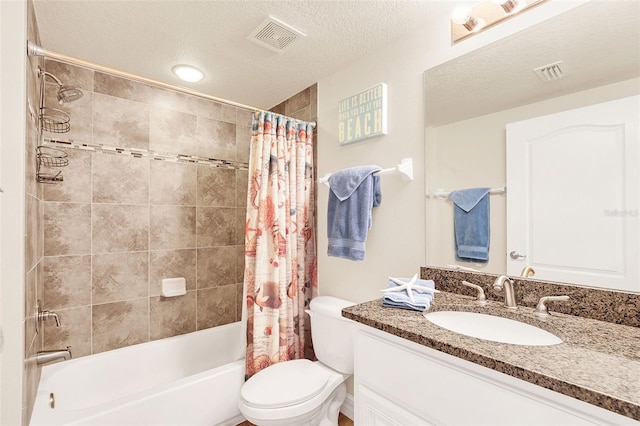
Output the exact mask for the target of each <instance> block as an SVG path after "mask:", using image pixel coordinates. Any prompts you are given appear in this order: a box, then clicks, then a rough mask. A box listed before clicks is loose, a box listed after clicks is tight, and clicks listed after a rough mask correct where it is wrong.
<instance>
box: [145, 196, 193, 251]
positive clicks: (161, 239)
mask: <svg viewBox="0 0 640 426" xmlns="http://www.w3.org/2000/svg"><path fill="white" fill-rule="evenodd" d="M149 240H150V243H149V244H150V248H151V250H170V249H182V248H195V246H196V208H195V207H182V206H153V207H152V208H151V228H150V238H149Z"/></svg>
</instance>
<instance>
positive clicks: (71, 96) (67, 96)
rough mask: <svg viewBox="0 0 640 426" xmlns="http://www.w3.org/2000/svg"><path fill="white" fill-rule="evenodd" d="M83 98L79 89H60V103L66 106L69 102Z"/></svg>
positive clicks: (61, 87)
mask: <svg viewBox="0 0 640 426" xmlns="http://www.w3.org/2000/svg"><path fill="white" fill-rule="evenodd" d="M81 97H82V90H80V89H78V88H77V87H67V86H59V87H58V103H60V104H66V103H69V102H73V101H76V100H78V99H80V98H81Z"/></svg>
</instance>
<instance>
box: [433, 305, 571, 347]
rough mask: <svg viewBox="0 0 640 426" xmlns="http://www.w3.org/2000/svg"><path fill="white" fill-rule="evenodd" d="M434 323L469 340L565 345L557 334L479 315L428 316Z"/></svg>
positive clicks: (527, 325) (454, 312)
mask: <svg viewBox="0 0 640 426" xmlns="http://www.w3.org/2000/svg"><path fill="white" fill-rule="evenodd" d="M424 317H425V318H426V319H428V320H429V321H431V322H432V323H434V324H436V325H438V326H440V327H443V328H446V329H447V330H451V331H455V332H456V333H460V334H464V335H466V336H471V337H477V338H478V339H484V340H491V341H493V342H501V343H511V344H512V345H531V346H547V345H557V344H558V343H562V339H560V338H559V337H558V336H556V335H555V334H553V333H550V332H548V331H547V330H543V329H541V328H538V327H535V326H533V325H529V324H525V323H523V322H520V321H515V320H512V319H508V318H502V317H497V316H493V315H486V314H479V313H477V312H458V311H438V312H431V313H428V314H425V315H424Z"/></svg>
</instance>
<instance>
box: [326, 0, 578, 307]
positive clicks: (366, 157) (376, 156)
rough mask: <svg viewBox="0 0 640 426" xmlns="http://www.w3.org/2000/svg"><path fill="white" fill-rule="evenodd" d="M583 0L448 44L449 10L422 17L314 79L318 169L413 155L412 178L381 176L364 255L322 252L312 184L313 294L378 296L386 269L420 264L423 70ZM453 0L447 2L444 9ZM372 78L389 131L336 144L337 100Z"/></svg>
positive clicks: (408, 270)
mask: <svg viewBox="0 0 640 426" xmlns="http://www.w3.org/2000/svg"><path fill="white" fill-rule="evenodd" d="M584 2H585V1H582V0H572V1H562V0H552V1H549V2H547V3H544V4H542V5H540V6H538V7H535V8H533V9H532V10H530V11H528V12H526V13H524V14H522V15H520V16H517V17H514V18H512V19H510V20H508V21H505V22H504V23H502V24H500V25H498V26H496V27H494V28H491V29H488V30H486V31H485V32H482V33H480V34H477V35H475V36H473V37H471V38H469V39H468V40H465V41H462V42H460V43H458V44H456V45H455V46H451V43H450V39H449V20H448V14H449V12H448V11H447V12H446V13H443V14H442V15H441V16H435V15H434V16H431V17H425V27H424V29H421V30H419V31H417V32H415V33H414V34H412V35H411V36H409V37H406V38H403V39H400V40H398V41H396V42H394V43H392V44H390V45H388V46H387V47H386V48H384V49H381V50H378V51H375V52H372V53H370V54H369V55H367V56H366V57H364V58H362V59H359V60H357V61H354V62H353V63H352V64H351V65H350V66H348V67H346V68H345V69H343V70H341V71H340V72H338V73H336V74H334V75H332V76H330V77H328V78H325V79H323V80H321V81H319V82H318V175H319V176H323V175H324V174H325V173H330V172H333V171H337V170H340V169H343V168H346V167H353V166H358V165H367V164H377V165H379V166H381V167H383V168H386V167H391V166H393V165H395V164H397V163H398V162H399V160H400V159H401V158H404V157H412V158H413V161H414V180H413V181H412V182H410V183H405V182H403V181H402V180H401V179H400V178H399V177H398V176H393V175H389V176H384V177H382V204H381V206H380V207H378V208H376V209H374V213H373V227H372V229H371V230H370V232H369V238H368V241H367V252H366V256H365V259H364V260H363V261H359V262H353V261H349V260H344V259H338V258H334V257H328V256H327V255H326V248H327V237H326V233H327V228H326V226H327V200H328V188H326V187H324V186H321V187H319V188H318V277H319V291H320V294H324V295H333V296H337V297H342V298H345V299H348V300H352V301H354V302H363V301H366V300H371V299H375V298H378V297H380V296H381V293H380V292H379V291H378V290H379V289H382V288H384V287H386V283H387V279H386V277H387V276H396V277H407V276H411V275H413V274H414V273H417V272H418V270H419V267H420V266H423V265H425V264H426V263H425V262H426V260H425V257H426V248H425V246H426V239H425V233H426V230H425V149H424V120H423V118H424V101H423V99H424V94H423V86H422V75H423V72H424V71H425V70H426V69H428V68H430V67H433V66H435V65H438V64H440V63H443V62H446V61H447V60H450V59H452V58H454V57H457V56H459V55H462V54H464V53H467V52H469V51H471V50H474V49H477V48H479V47H482V46H484V45H486V44H489V43H491V42H493V41H495V40H498V39H500V38H503V37H505V36H507V35H510V34H512V33H514V32H517V31H519V30H521V29H523V28H526V27H528V26H531V25H534V24H536V23H538V22H541V21H543V20H545V19H548V18H550V17H552V16H555V15H557V14H559V13H561V12H564V11H566V10H569V9H571V8H573V7H576V6H578V5H580V4H582V3H584ZM456 3H460V2H451V1H449V2H446V4H447V5H450V9H448V10H453V8H454V7H455V6H456ZM377 83H386V84H387V86H388V101H387V107H388V116H387V117H388V134H387V135H386V136H382V137H378V138H375V139H370V140H368V141H364V142H358V143H355V144H351V145H346V146H340V145H339V144H338V136H337V131H338V108H337V106H338V102H339V101H340V100H342V99H344V98H347V97H349V96H351V95H353V94H356V93H358V92H360V91H362V90H364V89H367V88H369V87H371V86H373V85H375V84H377Z"/></svg>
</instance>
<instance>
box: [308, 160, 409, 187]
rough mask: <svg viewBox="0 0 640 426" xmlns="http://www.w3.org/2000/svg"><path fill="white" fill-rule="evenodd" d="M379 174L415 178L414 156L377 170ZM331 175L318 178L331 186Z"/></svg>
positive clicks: (405, 178) (319, 181) (406, 179)
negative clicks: (398, 174)
mask: <svg viewBox="0 0 640 426" xmlns="http://www.w3.org/2000/svg"><path fill="white" fill-rule="evenodd" d="M375 173H376V174H377V175H386V174H391V173H400V175H401V176H402V179H403V180H405V181H411V180H413V158H403V159H402V160H400V164H398V165H397V166H395V167H390V168H388V169H382V170H378V171H377V172H375ZM329 177H331V173H327V174H326V175H324V176H322V177H321V178H319V179H318V183H323V184H325V185H327V186H329Z"/></svg>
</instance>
